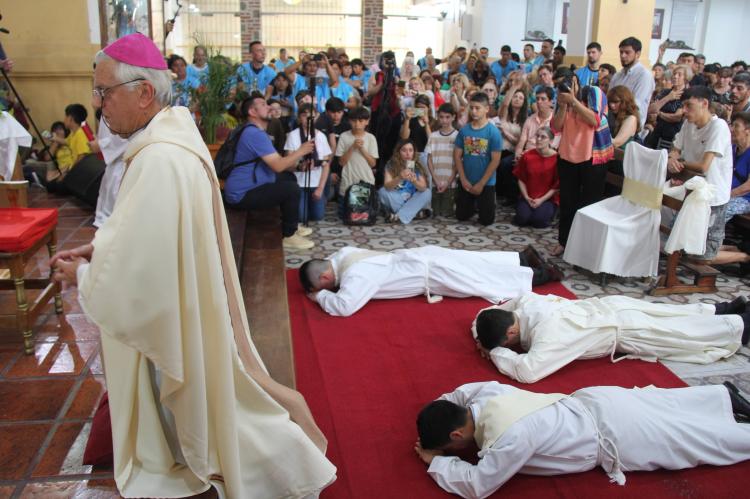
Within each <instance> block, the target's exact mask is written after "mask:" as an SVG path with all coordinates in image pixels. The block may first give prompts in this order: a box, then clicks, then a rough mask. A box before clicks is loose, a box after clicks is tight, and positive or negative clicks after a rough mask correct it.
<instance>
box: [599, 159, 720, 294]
mask: <svg viewBox="0 0 750 499" xmlns="http://www.w3.org/2000/svg"><path fill="white" fill-rule="evenodd" d="M689 176H694V175H689ZM687 178H689V177H686V178H684V179H682V180H687ZM607 183H609V184H612V185H614V186H616V187H618V188H622V183H623V177H622V176H620V175H617V174H615V173H612V172H609V173H607ZM662 205H663V206H666V207H668V208H671V209H673V210H676V211H679V210H680V209H681V208H682V201H681V200H679V199H676V198H673V197H671V196H667V195H666V194H665V195H664V196H663V198H662ZM659 230H661V232H662V233H664V234H669V233H670V231H671V228H670V227H668V226H666V225H664V224H662V225H661V226H660V227H659ZM662 255H664V256H666V257H667V267H666V269H665V273H664V275H660V276H659V278H658V280H657V282H656V284H655V285H654V286H653V287H652V288H651V289H650V290H649V291H648V294H650V295H652V296H664V295H671V294H688V293H714V292H716V276H717V275H719V274H720V272H719V271H718V270H716V269H714V268H713V267H711V266H709V265H705V264H702V263H698V262H692V261H689V260H687V259H685V258H682V252H681V251H675V252H673V253H671V254H669V255H667V254H666V253H665V252H664V251H662ZM680 265H681V266H682V267H684V268H685V269H686V270H687V271H688V273H690V274H691V275H692V282H685V281H683V280H681V279H680V278H679V277H678V276H677V268H678V267H679V266H680Z"/></svg>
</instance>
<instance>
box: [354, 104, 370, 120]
mask: <svg viewBox="0 0 750 499" xmlns="http://www.w3.org/2000/svg"><path fill="white" fill-rule="evenodd" d="M349 119H350V120H351V121H354V120H369V119H370V111H368V110H367V108H366V107H362V106H360V107H355V108H354V109H352V110H351V111H349Z"/></svg>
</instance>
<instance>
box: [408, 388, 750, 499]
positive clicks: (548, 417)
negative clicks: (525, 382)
mask: <svg viewBox="0 0 750 499" xmlns="http://www.w3.org/2000/svg"><path fill="white" fill-rule="evenodd" d="M725 385H726V386H722V385H714V386H696V387H689V388H673V389H662V388H655V387H647V388H642V389H638V388H634V389H632V390H628V389H625V388H620V387H616V386H596V387H591V388H583V389H581V390H578V391H576V392H574V393H573V394H572V395H563V394H560V393H550V394H542V393H533V392H527V391H525V390H520V389H518V388H515V387H512V386H509V385H501V384H500V383H498V382H496V381H490V382H480V383H470V384H467V385H463V386H460V387H458V388H457V389H456V390H455V391H454V392H452V393H447V394H445V395H443V396H441V397H440V398H439V399H438V400H436V401H433V402H431V403H430V404H428V405H427V406H426V407H425V408H424V409H422V411H421V412H420V413H419V416H418V417H417V431H418V433H419V441H418V442H417V444H416V446H415V447H414V450H415V451H416V453H417V454H418V455H419V457H420V458H421V459H422V460H423V461H424V462H425V463H427V464H428V465H429V468H428V469H427V473H429V475H430V476H431V477H432V478H433V479H434V480H435V481H436V482H437V483H438V485H440V486H441V487H442V488H443V489H445V490H447V491H448V492H452V493H454V494H458V495H460V496H461V497H487V496H488V495H490V494H492V493H493V492H495V491H496V490H497V489H499V488H500V487H501V486H502V485H503V484H504V483H505V482H507V481H508V480H509V479H510V478H511V477H512V476H513V475H515V474H516V473H522V474H532V475H545V476H549V475H562V474H566V473H579V472H583V471H588V470H591V469H593V468H595V467H597V466H601V467H602V468H603V469H604V471H605V472H606V473H607V475H609V477H610V479H611V481H612V482H617V483H618V484H619V485H624V484H625V475H624V474H623V472H627V471H650V470H655V469H659V468H665V469H671V470H678V469H684V468H692V467H694V466H696V465H699V464H712V465H729V464H734V463H737V462H740V461H744V460H746V459H750V425H748V424H741V423H737V421H736V420H735V414H737V415H738V418H741V419H742V420H746V418H747V417H748V416H750V403H748V402H747V400H745V399H744V398H743V397H742V396H741V395H740V394H739V392H738V391H737V388H736V387H735V386H734V385H732V384H731V383H729V382H726V383H725ZM474 442H476V445H477V446H478V447H479V449H480V451H479V454H478V455H479V458H480V459H479V463H478V464H477V465H472V464H470V463H468V462H465V461H462V460H461V459H459V458H458V457H455V456H447V455H445V454H449V453H452V452H456V451H459V450H461V449H466V448H468V447H470V446H471V445H472V444H473V443H474Z"/></svg>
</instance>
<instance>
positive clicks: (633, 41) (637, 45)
mask: <svg viewBox="0 0 750 499" xmlns="http://www.w3.org/2000/svg"><path fill="white" fill-rule="evenodd" d="M618 47H619V48H623V47H631V48H632V49H633V51H634V52H640V51H641V50H643V45H642V44H641V41H640V40H639V39H638V38H636V37H634V36H629V37H627V38H626V39H624V40H623V41H621V42H620V45H618Z"/></svg>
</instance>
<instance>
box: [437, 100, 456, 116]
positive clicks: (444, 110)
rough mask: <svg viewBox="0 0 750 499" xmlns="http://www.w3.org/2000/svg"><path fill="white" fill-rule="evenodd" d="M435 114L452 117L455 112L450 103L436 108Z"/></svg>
mask: <svg viewBox="0 0 750 499" xmlns="http://www.w3.org/2000/svg"><path fill="white" fill-rule="evenodd" d="M437 112H438V114H439V113H445V114H450V115H453V116H455V115H456V110H455V109H453V105H452V104H451V103H450V102H444V103H443V104H440V107H439V108H438V110H437Z"/></svg>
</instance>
